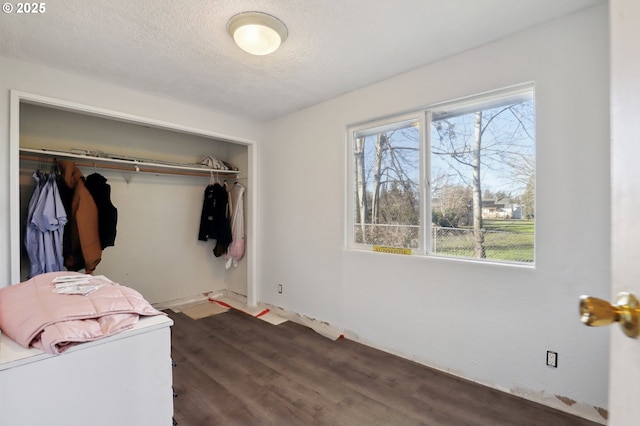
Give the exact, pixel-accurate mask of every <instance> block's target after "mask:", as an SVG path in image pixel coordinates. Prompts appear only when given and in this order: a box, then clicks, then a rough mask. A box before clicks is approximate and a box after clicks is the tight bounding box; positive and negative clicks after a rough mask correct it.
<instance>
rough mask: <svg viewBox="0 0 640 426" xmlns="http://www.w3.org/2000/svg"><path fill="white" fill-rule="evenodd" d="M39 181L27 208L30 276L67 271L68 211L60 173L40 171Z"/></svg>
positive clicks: (36, 174) (36, 173) (26, 242)
mask: <svg viewBox="0 0 640 426" xmlns="http://www.w3.org/2000/svg"><path fill="white" fill-rule="evenodd" d="M33 178H34V180H35V181H36V185H35V187H34V190H33V193H32V194H31V199H30V200H29V206H28V210H27V224H26V229H25V248H26V250H27V254H28V256H29V278H31V277H34V276H36V275H39V274H42V273H45V272H57V271H63V270H64V261H63V255H62V251H63V244H62V241H63V237H64V227H65V225H66V224H67V214H66V211H65V208H64V206H63V204H62V200H61V198H60V193H59V191H58V184H57V182H56V178H57V176H56V174H55V173H49V174H48V175H45V174H42V173H40V172H39V171H36V172H35V173H34V174H33Z"/></svg>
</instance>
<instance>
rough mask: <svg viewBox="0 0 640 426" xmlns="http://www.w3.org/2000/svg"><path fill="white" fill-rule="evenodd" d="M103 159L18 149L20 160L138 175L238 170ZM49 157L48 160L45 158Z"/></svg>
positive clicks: (231, 173) (229, 173)
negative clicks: (60, 162) (66, 161)
mask: <svg viewBox="0 0 640 426" xmlns="http://www.w3.org/2000/svg"><path fill="white" fill-rule="evenodd" d="M103 155H105V156H104V157H98V156H93V155H87V154H76V153H73V152H65V151H54V150H49V149H32V148H20V159H21V160H30V161H43V160H44V161H49V162H53V161H54V159H57V158H66V159H74V160H76V161H75V164H76V165H77V166H78V167H99V168H103V169H112V170H123V171H129V172H140V173H163V174H173V175H183V176H211V175H212V174H216V175H225V176H237V175H238V174H240V171H239V170H223V169H213V168H210V167H207V166H205V165H199V164H175V163H171V164H170V163H166V162H162V161H156V160H151V159H126V158H113V157H117V156H114V155H113V154H107V153H103ZM46 157H50V158H46Z"/></svg>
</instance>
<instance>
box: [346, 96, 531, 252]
mask: <svg viewBox="0 0 640 426" xmlns="http://www.w3.org/2000/svg"><path fill="white" fill-rule="evenodd" d="M425 129H428V131H425ZM349 144H350V150H351V151H350V152H351V154H352V160H351V162H350V168H351V169H350V175H351V188H352V189H351V191H352V194H353V195H352V198H351V200H350V203H349V205H350V209H351V214H350V217H351V223H350V226H349V228H350V230H351V232H350V237H349V239H350V245H351V246H352V247H356V248H372V247H373V248H377V247H382V248H387V249H388V250H385V251H392V252H393V251H396V250H394V249H405V250H404V251H405V252H408V251H409V250H411V252H412V253H418V254H427V255H433V256H446V257H458V258H474V259H483V260H490V261H500V262H518V263H525V264H532V263H533V261H534V253H535V251H534V230H535V191H534V189H535V187H534V185H535V109H534V102H533V88H532V87H531V86H526V87H524V88H519V89H517V90H511V91H508V92H504V91H503V92H500V93H493V94H491V95H488V96H483V97H475V98H473V99H468V100H464V101H457V102H455V103H454V102H452V103H449V104H440V105H436V106H434V107H432V108H428V109H426V110H424V111H420V112H418V113H416V114H415V115H409V116H403V117H397V118H395V119H390V120H385V121H381V122H376V123H370V124H369V125H365V126H359V127H354V128H351V129H349Z"/></svg>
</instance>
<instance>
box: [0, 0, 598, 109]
mask: <svg viewBox="0 0 640 426" xmlns="http://www.w3.org/2000/svg"><path fill="white" fill-rule="evenodd" d="M605 2H606V1H605V0H135V1H131V0H49V1H47V2H46V3H45V4H46V11H45V12H44V13H42V14H37V15H36V14H32V15H24V14H17V13H9V14H7V13H3V14H2V15H0V55H3V56H7V57H11V58H17V59H21V60H26V61H31V62H36V63H41V64H45V65H48V66H50V67H53V68H58V69H61V70H64V71H68V72H71V73H75V74H78V75H84V76H88V77H91V78H93V79H97V80H101V81H105V82H109V83H114V84H117V85H120V86H124V87H129V88H132V89H136V90H139V91H144V92H149V93H153V94H156V95H160V96H163V97H166V98H170V99H174V100H178V101H181V102H185V103H189V104H193V105H197V106H200V107H203V108H207V109H213V110H219V111H226V112H228V113H231V114H236V115H240V116H244V117H248V118H252V119H256V120H267V119H271V118H275V117H278V116H281V115H284V114H287V113H290V112H293V111H296V110H299V109H302V108H305V107H308V106H310V105H314V104H316V103H319V102H321V101H324V100H327V99H330V98H333V97H335V96H338V95H340V94H343V93H347V92H349V91H352V90H354V89H358V88H360V87H364V86H366V85H369V84H372V83H375V82H378V81H381V80H384V79H386V78H389V77H391V76H394V75H398V74H401V73H404V72H407V71H409V70H412V69H415V68H418V67H420V66H422V65H426V64H428V63H431V62H434V61H437V60H439V59H442V58H444V57H447V56H451V55H454V54H457V53H460V52H462V51H465V50H468V49H470V48H473V47H477V46H480V45H483V44H486V43H489V42H491V41H494V40H497V39H499V38H501V37H504V36H506V35H509V34H512V33H514V32H518V31H521V30H524V29H527V28H530V27H532V26H534V25H537V24H540V23H543V22H545V21H548V20H551V19H555V18H558V17H560V16H564V15H567V14H570V13H573V12H575V11H578V10H581V9H584V8H587V7H590V6H594V5H597V4H602V3H605ZM14 4H15V3H14ZM250 10H257V11H261V12H266V13H269V14H272V15H274V16H277V17H278V18H280V19H281V20H282V21H283V22H284V23H285V24H286V25H287V27H288V29H289V38H288V39H287V40H286V42H285V43H284V44H283V45H282V46H281V48H280V50H278V51H277V52H275V53H274V54H272V55H268V56H263V57H256V56H251V55H249V54H247V53H245V52H244V51H242V50H240V49H239V48H238V47H236V46H235V45H234V44H233V40H232V39H231V37H230V36H229V34H228V33H227V32H226V23H227V21H228V20H229V18H230V17H231V16H233V15H235V14H236V13H239V12H242V11H250ZM0 75H1V70H0Z"/></svg>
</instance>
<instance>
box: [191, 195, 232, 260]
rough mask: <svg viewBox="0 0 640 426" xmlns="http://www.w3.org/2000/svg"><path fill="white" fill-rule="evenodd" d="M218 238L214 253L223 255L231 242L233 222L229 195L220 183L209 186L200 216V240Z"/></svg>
mask: <svg viewBox="0 0 640 426" xmlns="http://www.w3.org/2000/svg"><path fill="white" fill-rule="evenodd" d="M209 238H211V239H215V240H216V247H215V248H214V249H213V254H214V255H216V257H218V256H222V255H223V254H224V253H225V252H226V251H227V247H229V244H231V239H232V236H231V222H230V221H229V195H228V194H227V190H226V189H224V187H223V186H222V185H220V184H219V183H215V184H213V185H209V186H207V188H206V189H205V190H204V202H203V204H202V214H201V216H200V231H199V233H198V240H200V241H207V240H208V239H209Z"/></svg>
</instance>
